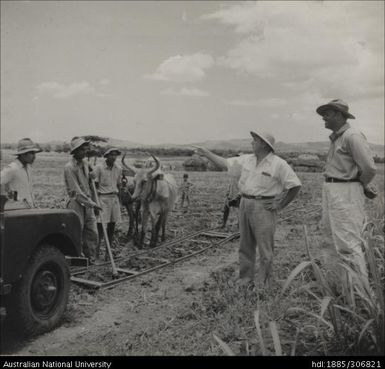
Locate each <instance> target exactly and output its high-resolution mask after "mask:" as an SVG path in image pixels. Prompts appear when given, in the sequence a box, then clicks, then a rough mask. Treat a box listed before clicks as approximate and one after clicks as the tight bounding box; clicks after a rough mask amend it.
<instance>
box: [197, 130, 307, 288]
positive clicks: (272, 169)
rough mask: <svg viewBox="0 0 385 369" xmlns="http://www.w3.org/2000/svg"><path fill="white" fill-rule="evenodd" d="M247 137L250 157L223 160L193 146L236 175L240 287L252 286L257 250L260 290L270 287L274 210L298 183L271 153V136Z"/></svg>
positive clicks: (294, 193) (293, 192) (293, 193)
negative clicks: (251, 149) (238, 197)
mask: <svg viewBox="0 0 385 369" xmlns="http://www.w3.org/2000/svg"><path fill="white" fill-rule="evenodd" d="M250 134H251V136H252V138H253V140H252V142H251V145H252V148H253V154H246V155H241V156H237V157H233V158H228V159H225V158H222V157H221V156H218V155H215V154H214V153H212V152H211V151H209V150H207V149H205V148H202V147H198V146H194V147H195V148H196V152H197V154H199V155H202V156H205V157H206V158H208V159H209V160H211V161H212V162H213V163H214V164H216V165H217V166H218V167H220V168H222V169H223V170H228V171H231V172H232V173H233V174H234V173H238V176H239V182H238V187H239V191H240V193H241V196H242V197H241V202H240V206H239V231H240V246H239V266H240V271H239V277H240V281H239V284H240V285H251V286H252V285H253V284H254V276H255V264H256V255H257V250H256V249H257V247H258V254H259V264H260V265H259V271H258V280H257V282H258V285H259V287H265V286H268V287H271V283H272V280H273V276H272V269H273V252H274V233H275V228H276V222H277V219H276V218H277V211H278V210H281V209H283V208H284V207H286V206H287V205H288V204H289V203H290V202H291V201H293V199H294V198H295V197H296V196H297V194H298V191H299V190H300V188H301V182H300V180H299V179H298V177H297V175H296V174H295V173H294V171H293V169H292V168H291V167H290V165H289V164H288V163H287V162H286V161H285V160H283V159H281V158H280V157H278V156H277V155H275V154H274V143H275V139H274V137H273V136H272V135H271V134H269V133H256V132H253V131H252V132H250Z"/></svg>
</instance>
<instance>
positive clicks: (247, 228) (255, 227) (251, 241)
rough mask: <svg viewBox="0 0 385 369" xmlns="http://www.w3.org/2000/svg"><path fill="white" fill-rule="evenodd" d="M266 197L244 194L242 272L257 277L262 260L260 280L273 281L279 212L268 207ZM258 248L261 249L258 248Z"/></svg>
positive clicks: (248, 276)
mask: <svg viewBox="0 0 385 369" xmlns="http://www.w3.org/2000/svg"><path fill="white" fill-rule="evenodd" d="M263 204H264V201H263V200H254V199H246V198H244V197H242V199H241V203H240V206H239V230H240V246H239V267H240V270H239V276H240V278H245V279H250V280H252V281H254V277H255V266H256V261H257V260H258V261H259V268H258V280H257V282H258V283H261V284H266V283H270V282H271V279H272V272H273V251H274V233H275V228H276V217H277V215H276V212H272V211H269V210H266V209H265V208H264V206H263ZM257 250H258V251H257Z"/></svg>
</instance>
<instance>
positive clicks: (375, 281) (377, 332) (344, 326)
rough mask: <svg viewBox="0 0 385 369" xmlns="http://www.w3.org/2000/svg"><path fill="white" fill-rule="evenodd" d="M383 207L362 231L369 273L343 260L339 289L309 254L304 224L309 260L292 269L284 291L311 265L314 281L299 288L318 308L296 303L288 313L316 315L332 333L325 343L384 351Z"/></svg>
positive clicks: (354, 350)
mask: <svg viewBox="0 0 385 369" xmlns="http://www.w3.org/2000/svg"><path fill="white" fill-rule="evenodd" d="M380 205H381V204H380ZM381 209H383V204H382V206H380V207H378V211H377V213H376V214H375V216H374V217H372V221H371V222H367V223H366V224H365V226H364V229H363V232H362V242H363V245H364V249H365V258H366V262H367V265H368V269H369V276H368V277H366V276H364V275H362V274H360V273H358V272H357V271H356V270H355V268H354V267H353V266H351V265H349V263H348V262H347V261H346V260H341V261H340V262H339V266H340V268H341V270H343V271H345V275H346V277H347V278H346V279H345V278H344V279H343V280H341V281H340V282H341V283H342V284H343V288H342V289H341V291H340V293H336V291H335V289H334V288H333V286H332V285H331V284H330V282H329V281H328V280H327V278H326V276H325V272H324V271H323V270H322V269H321V268H320V267H319V266H318V262H317V260H316V259H315V258H313V257H312V256H311V255H310V252H309V245H308V236H307V228H306V226H304V235H305V242H306V247H307V250H308V257H309V259H310V260H309V261H304V262H302V263H301V264H299V265H298V266H297V267H296V268H295V269H294V270H293V271H292V273H291V274H290V275H289V277H288V278H287V280H286V282H285V284H284V286H283V289H282V294H284V293H285V292H286V291H287V290H288V288H289V286H290V285H291V284H292V282H293V281H294V279H295V278H296V277H297V276H298V275H299V274H301V273H303V272H304V271H305V270H306V269H308V268H312V275H313V279H314V280H315V282H314V281H312V282H310V283H309V284H307V285H305V286H302V287H301V288H300V290H301V291H302V292H305V293H307V295H308V296H310V298H312V299H314V300H315V301H316V303H317V304H318V306H319V312H317V313H315V312H314V311H309V310H306V309H304V308H303V307H293V308H291V309H289V310H288V313H289V314H290V313H292V312H301V313H303V314H307V315H309V316H312V317H313V318H315V319H317V320H318V321H319V322H320V323H322V325H324V326H325V327H326V328H327V329H328V330H329V333H331V335H329V338H328V339H327V340H326V341H325V342H324V345H325V346H331V345H333V346H334V347H335V348H337V347H338V348H339V350H342V351H344V352H345V353H346V354H378V355H380V354H384V347H385V342H384V295H383V285H384V256H383V255H384V236H383V223H384V218H383V211H382V210H381ZM372 215H373V214H372Z"/></svg>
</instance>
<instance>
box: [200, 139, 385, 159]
mask: <svg viewBox="0 0 385 369" xmlns="http://www.w3.org/2000/svg"><path fill="white" fill-rule="evenodd" d="M193 145H197V146H203V147H206V148H208V149H210V150H215V149H217V150H223V149H232V150H241V151H242V150H250V148H251V145H250V139H233V140H223V141H216V140H215V141H204V142H197V143H194V144H193ZM369 145H370V148H371V150H372V152H373V154H375V155H378V156H380V157H384V151H385V149H384V146H383V145H376V144H371V143H370V144H369ZM275 146H276V150H277V151H278V152H303V153H305V152H306V153H315V154H317V153H318V154H320V153H326V152H327V151H328V149H329V146H330V143H329V142H327V141H324V142H301V143H285V142H277V143H276V145H275Z"/></svg>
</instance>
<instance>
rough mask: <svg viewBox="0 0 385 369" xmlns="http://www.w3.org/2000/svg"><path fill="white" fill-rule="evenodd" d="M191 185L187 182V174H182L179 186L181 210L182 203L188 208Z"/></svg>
mask: <svg viewBox="0 0 385 369" xmlns="http://www.w3.org/2000/svg"><path fill="white" fill-rule="evenodd" d="M192 186H193V184H192V183H191V182H190V181H189V180H188V174H187V173H185V174H183V182H182V183H181V185H180V193H181V197H182V198H181V207H182V208H183V206H184V202H185V201H186V202H187V207H189V206H190V193H191V188H192Z"/></svg>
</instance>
